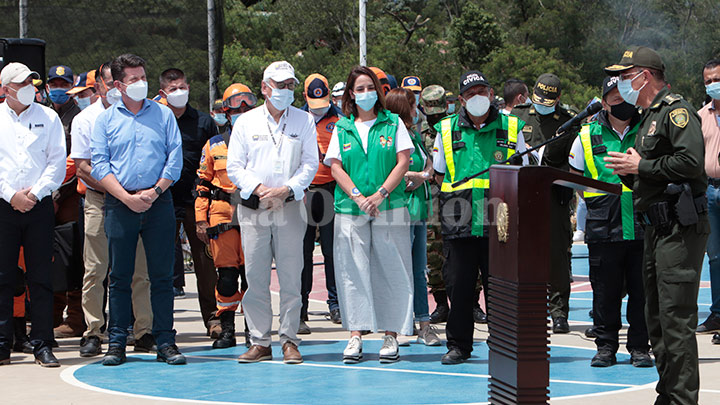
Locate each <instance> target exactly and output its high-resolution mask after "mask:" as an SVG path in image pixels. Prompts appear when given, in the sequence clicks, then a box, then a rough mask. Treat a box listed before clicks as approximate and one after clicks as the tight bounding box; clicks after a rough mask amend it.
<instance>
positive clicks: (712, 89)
mask: <svg viewBox="0 0 720 405" xmlns="http://www.w3.org/2000/svg"><path fill="white" fill-rule="evenodd" d="M705 92H706V93H707V95H708V96H710V97H712V98H713V100H720V82H715V83H710V84H708V85H707V86H705Z"/></svg>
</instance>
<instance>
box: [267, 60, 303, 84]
mask: <svg viewBox="0 0 720 405" xmlns="http://www.w3.org/2000/svg"><path fill="white" fill-rule="evenodd" d="M267 79H273V80H274V81H276V82H284V81H285V80H287V79H293V80H295V83H300V80H298V79H297V77H295V69H294V68H293V67H292V65H291V64H289V63H288V62H286V61H284V60H282V61H278V62H273V63H271V64H270V66H268V67H266V68H265V72H264V73H263V81H267Z"/></svg>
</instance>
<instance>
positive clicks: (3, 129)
mask: <svg viewBox="0 0 720 405" xmlns="http://www.w3.org/2000/svg"><path fill="white" fill-rule="evenodd" d="M39 78H40V76H39V75H38V74H37V73H36V72H32V71H30V69H28V67H27V66H25V65H23V64H21V63H9V64H8V65H7V66H5V67H4V68H3V70H2V72H1V73H0V81H1V82H2V88H3V92H4V93H5V95H6V100H5V103H3V104H0V144H2V148H0V195H1V196H2V200H0V365H3V364H9V363H10V344H11V341H12V333H13V325H12V311H13V292H14V291H13V290H14V286H15V281H16V280H15V278H16V275H17V265H18V257H19V253H20V247H21V246H22V247H23V248H24V254H25V265H26V271H27V284H28V288H29V292H30V297H31V299H32V306H31V307H30V315H31V317H32V324H33V325H32V331H31V332H30V343H31V344H32V345H33V354H34V355H35V362H36V363H38V364H40V365H41V366H43V367H58V366H60V363H59V362H58V360H57V358H55V356H54V355H53V353H52V340H53V329H52V327H53V320H52V315H53V288H52V273H51V269H52V252H53V227H54V226H55V213H54V209H53V202H52V197H51V194H52V192H53V191H54V190H56V189H57V188H58V187H59V186H60V184H61V183H62V181H63V179H64V177H65V132H64V130H63V126H62V123H61V122H60V118H59V117H58V115H57V113H55V112H54V111H53V110H51V109H50V108H47V107H45V106H42V105H40V104H37V103H34V102H33V101H34V99H35V87H34V86H33V84H32V81H33V79H39Z"/></svg>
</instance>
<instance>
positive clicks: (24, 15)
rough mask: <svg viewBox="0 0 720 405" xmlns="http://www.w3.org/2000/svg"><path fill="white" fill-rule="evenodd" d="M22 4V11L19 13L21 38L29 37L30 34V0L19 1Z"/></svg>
mask: <svg viewBox="0 0 720 405" xmlns="http://www.w3.org/2000/svg"><path fill="white" fill-rule="evenodd" d="M18 3H19V5H20V10H19V11H20V12H19V13H18V15H19V18H20V22H19V24H18V25H19V26H20V33H19V34H20V38H27V36H28V0H20V1H18Z"/></svg>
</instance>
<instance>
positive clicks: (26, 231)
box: [0, 197, 55, 358]
mask: <svg viewBox="0 0 720 405" xmlns="http://www.w3.org/2000/svg"><path fill="white" fill-rule="evenodd" d="M54 227H55V213H54V209H53V203H52V199H51V198H50V197H45V198H43V199H42V200H41V201H39V202H38V203H37V204H35V207H33V209H31V210H30V211H28V212H27V213H24V214H23V213H20V212H19V211H15V210H14V209H13V208H12V206H11V205H10V204H9V203H8V202H6V201H5V200H0V358H3V357H6V356H7V355H9V354H10V342H12V338H13V325H12V316H13V292H14V289H15V278H16V276H17V268H18V258H19V256H20V246H22V247H23V249H24V252H25V266H26V278H27V285H28V289H29V293H30V299H31V300H32V305H31V306H30V317H31V318H32V330H31V332H30V343H32V344H33V346H34V347H35V353H37V352H38V351H39V350H41V349H43V348H45V347H51V346H50V345H51V343H52V340H53V330H52V329H53V288H52V273H51V270H52V257H53V228H54Z"/></svg>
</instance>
